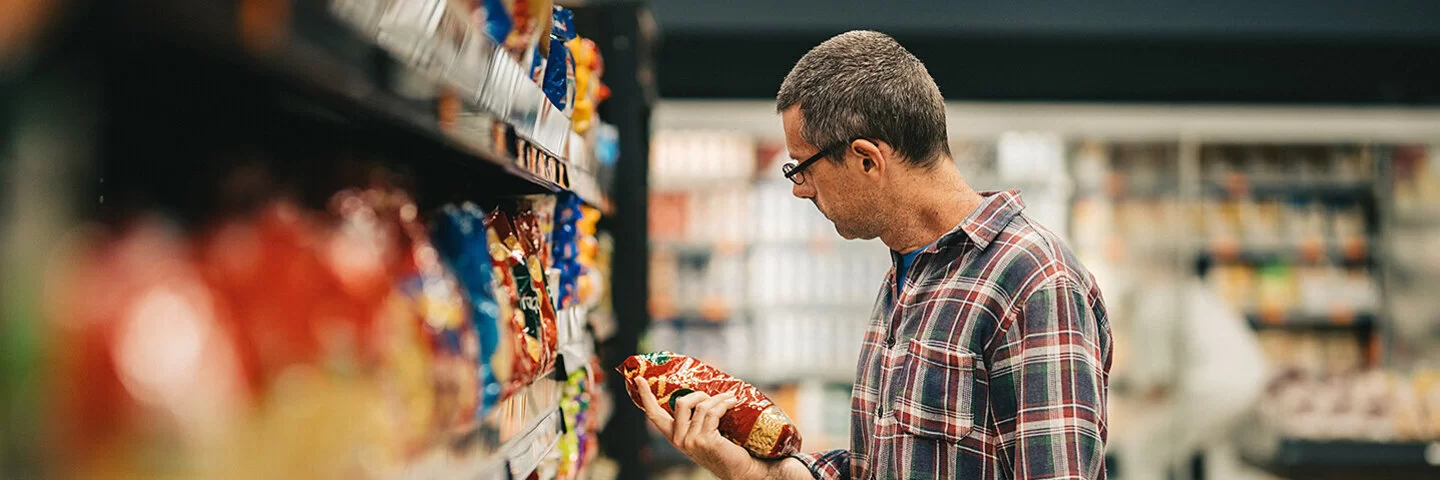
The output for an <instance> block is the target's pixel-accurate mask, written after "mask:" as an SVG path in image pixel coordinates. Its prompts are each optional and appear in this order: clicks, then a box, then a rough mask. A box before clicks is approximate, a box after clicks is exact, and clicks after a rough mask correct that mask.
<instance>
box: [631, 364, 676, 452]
mask: <svg viewBox="0 0 1440 480" xmlns="http://www.w3.org/2000/svg"><path fill="white" fill-rule="evenodd" d="M634 384H635V389H636V390H639V391H640V392H639V393H640V409H641V410H644V411H645V416H646V417H648V418H649V419H650V423H653V424H655V428H657V429H660V433H662V434H664V435H665V436H666V437H669V436H670V435H671V433H672V432H673V431H674V428H675V419H674V418H673V417H671V416H670V414H668V413H665V409H663V408H660V402H659V401H657V400H655V393H654V392H651V391H650V384H648V383H645V379H643V378H639V377H636V378H635V380H634Z"/></svg>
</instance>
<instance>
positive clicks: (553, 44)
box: [540, 7, 575, 114]
mask: <svg viewBox="0 0 1440 480" xmlns="http://www.w3.org/2000/svg"><path fill="white" fill-rule="evenodd" d="M574 39H575V18H574V14H573V13H571V12H570V10H568V9H566V8H564V7H555V13H554V17H553V22H552V24H551V29H550V36H549V38H548V39H546V40H545V41H547V42H549V45H550V48H549V57H548V59H547V60H546V62H545V75H544V79H543V81H542V82H541V84H540V89H541V90H543V91H544V92H545V97H546V98H549V99H550V103H553V104H555V108H559V109H560V110H561V111H563V112H565V113H566V114H571V113H572V112H573V111H574V108H575V58H574V57H573V56H572V55H571V54H570V48H569V47H567V46H565V42H568V41H570V40H574Z"/></svg>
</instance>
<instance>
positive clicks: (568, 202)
mask: <svg viewBox="0 0 1440 480" xmlns="http://www.w3.org/2000/svg"><path fill="white" fill-rule="evenodd" d="M579 221H580V197H578V196H576V195H575V194H574V193H569V192H566V193H562V194H560V198H559V205H557V206H556V208H555V227H554V229H553V230H552V231H551V232H550V256H551V257H552V258H554V259H555V268H557V269H559V270H560V281H559V285H558V286H557V288H556V290H557V291H559V297H560V301H559V305H560V307H561V308H566V307H570V306H573V305H575V304H576V303H577V298H576V293H575V286H576V282H578V279H579V277H580V247H579V244H578V237H577V235H578V229H579V227H578V226H577V222H579Z"/></svg>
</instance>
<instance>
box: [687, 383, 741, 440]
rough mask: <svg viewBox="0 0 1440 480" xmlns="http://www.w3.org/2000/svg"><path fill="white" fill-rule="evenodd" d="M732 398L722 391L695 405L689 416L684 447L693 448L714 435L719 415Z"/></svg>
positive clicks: (726, 408) (717, 426) (723, 412)
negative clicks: (687, 435) (693, 411)
mask: <svg viewBox="0 0 1440 480" xmlns="http://www.w3.org/2000/svg"><path fill="white" fill-rule="evenodd" d="M734 400H735V396H734V395H731V394H729V393H722V394H720V395H716V396H714V397H710V398H709V399H707V400H705V401H703V402H700V404H699V405H696V406H695V413H694V414H693V415H692V416H691V417H690V428H689V429H688V431H689V432H690V433H689V435H690V438H688V439H686V442H687V445H686V447H688V448H695V447H696V446H698V445H699V444H700V442H702V441H705V440H708V439H709V438H710V437H711V436H712V435H715V433H716V429H717V428H719V426H720V417H721V416H723V415H724V414H725V412H726V411H727V410H729V409H730V407H731V406H732V403H731V402H733V401H734Z"/></svg>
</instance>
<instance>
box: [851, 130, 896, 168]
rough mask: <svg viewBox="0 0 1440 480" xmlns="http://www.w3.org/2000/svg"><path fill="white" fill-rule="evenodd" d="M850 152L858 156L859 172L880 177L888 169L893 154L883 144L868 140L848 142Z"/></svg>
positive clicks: (888, 147) (887, 146)
mask: <svg viewBox="0 0 1440 480" xmlns="http://www.w3.org/2000/svg"><path fill="white" fill-rule="evenodd" d="M850 151H851V153H854V154H855V155H858V156H860V172H861V173H864V174H866V175H875V176H880V175H884V174H885V170H886V169H888V168H889V167H890V160H891V159H892V155H893V154H894V151H893V150H890V146H889V145H887V144H885V143H884V142H875V141H873V140H870V139H868V138H861V139H857V140H855V141H853V142H850Z"/></svg>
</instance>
